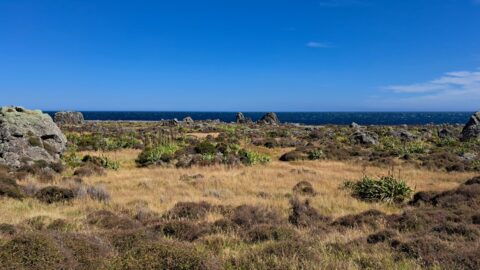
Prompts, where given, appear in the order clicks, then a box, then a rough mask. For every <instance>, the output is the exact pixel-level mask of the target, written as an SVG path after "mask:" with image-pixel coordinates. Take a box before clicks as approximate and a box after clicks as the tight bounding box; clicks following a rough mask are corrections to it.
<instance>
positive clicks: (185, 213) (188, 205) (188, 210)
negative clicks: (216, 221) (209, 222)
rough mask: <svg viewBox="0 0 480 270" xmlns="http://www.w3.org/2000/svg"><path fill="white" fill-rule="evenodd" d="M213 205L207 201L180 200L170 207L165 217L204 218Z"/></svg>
mask: <svg viewBox="0 0 480 270" xmlns="http://www.w3.org/2000/svg"><path fill="white" fill-rule="evenodd" d="M211 208H212V206H211V205H210V204H209V203H207V202H198V203H197V202H179V203H177V204H175V206H174V207H173V208H172V209H170V210H169V211H168V212H167V213H166V214H165V217H167V218H170V219H200V218H204V217H205V216H206V215H207V213H208V211H210V209H211Z"/></svg>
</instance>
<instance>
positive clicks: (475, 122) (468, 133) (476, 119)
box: [462, 112, 480, 141]
mask: <svg viewBox="0 0 480 270" xmlns="http://www.w3.org/2000/svg"><path fill="white" fill-rule="evenodd" d="M478 137H480V112H476V113H474V114H473V115H472V116H471V117H470V119H469V120H468V122H467V124H465V126H464V127H463V130H462V141H468V140H470V139H474V138H478Z"/></svg>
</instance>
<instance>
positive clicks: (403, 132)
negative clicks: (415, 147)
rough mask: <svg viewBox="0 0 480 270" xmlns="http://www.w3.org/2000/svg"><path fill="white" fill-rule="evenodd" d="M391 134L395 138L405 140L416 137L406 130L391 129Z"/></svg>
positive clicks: (411, 139)
mask: <svg viewBox="0 0 480 270" xmlns="http://www.w3.org/2000/svg"><path fill="white" fill-rule="evenodd" d="M391 135H392V136H394V137H397V138H400V139H402V140H405V141H413V140H415V139H416V136H415V135H413V134H412V133H410V132H408V131H407V130H403V129H402V130H397V131H392V132H391Z"/></svg>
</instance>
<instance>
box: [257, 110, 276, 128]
mask: <svg viewBox="0 0 480 270" xmlns="http://www.w3.org/2000/svg"><path fill="white" fill-rule="evenodd" d="M257 123H258V124H261V125H278V124H280V120H278V117H277V114H276V113H274V112H269V113H267V114H265V115H264V116H263V117H262V118H261V119H260V120H258V122H257Z"/></svg>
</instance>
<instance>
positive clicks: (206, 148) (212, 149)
mask: <svg viewBox="0 0 480 270" xmlns="http://www.w3.org/2000/svg"><path fill="white" fill-rule="evenodd" d="M195 152H197V153H199V154H202V155H215V154H216V153H217V148H216V146H215V144H213V143H212V142H210V141H208V140H205V141H203V142H201V143H199V144H198V145H197V146H195Z"/></svg>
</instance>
